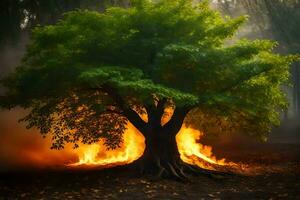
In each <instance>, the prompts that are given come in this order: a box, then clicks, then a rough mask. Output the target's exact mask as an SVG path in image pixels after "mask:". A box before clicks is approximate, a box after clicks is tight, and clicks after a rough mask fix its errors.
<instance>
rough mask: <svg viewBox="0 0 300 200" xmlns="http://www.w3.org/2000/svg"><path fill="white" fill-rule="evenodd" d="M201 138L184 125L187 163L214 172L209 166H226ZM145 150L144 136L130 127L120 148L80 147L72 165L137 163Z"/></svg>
mask: <svg viewBox="0 0 300 200" xmlns="http://www.w3.org/2000/svg"><path fill="white" fill-rule="evenodd" d="M202 135H203V133H201V132H199V131H197V130H194V129H192V128H187V127H186V126H185V125H183V127H182V128H181V130H180V131H179V133H178V135H177V136H176V141H177V145H178V149H179V152H180V156H181V159H182V160H183V161H184V162H186V163H189V164H194V165H198V166H199V167H202V168H207V169H213V168H212V167H211V166H210V165H209V164H213V165H226V162H225V159H221V160H217V159H216V158H215V157H214V156H213V154H212V147H211V146H205V145H202V144H200V143H198V142H197V140H198V141H199V139H200V137H201V136H202ZM144 149H145V143H144V137H143V136H142V135H141V134H140V133H139V132H138V130H137V129H136V128H135V127H134V126H133V125H131V124H128V129H127V131H126V132H125V134H124V143H123V145H122V146H121V148H119V149H115V150H111V151H107V150H106V149H105V147H104V145H103V144H101V143H99V144H93V145H81V146H80V147H79V149H78V150H77V155H78V159H79V161H78V162H76V163H73V164H71V165H70V166H84V165H89V166H92V165H98V166H105V165H107V166H116V165H122V164H128V163H131V162H133V161H134V160H137V159H138V158H139V157H140V156H141V155H142V154H143V152H144Z"/></svg>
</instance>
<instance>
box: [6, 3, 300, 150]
mask: <svg viewBox="0 0 300 200" xmlns="http://www.w3.org/2000/svg"><path fill="white" fill-rule="evenodd" d="M208 4H209V3H208V2H207V1H204V2H200V3H193V1H192V0H161V1H155V2H152V1H150V0H149V1H148V0H135V1H132V3H131V6H130V7H129V8H121V7H110V8H108V9H106V10H105V12H103V13H99V12H95V11H87V10H77V11H72V12H68V13H66V14H65V15H64V18H63V19H62V20H61V21H59V22H58V23H57V24H55V25H48V26H43V27H37V28H35V29H34V30H33V32H32V41H31V44H30V45H29V46H28V49H27V53H26V55H25V57H24V59H23V61H22V64H21V65H20V66H19V67H18V68H17V70H16V71H15V73H13V74H11V75H10V76H8V77H6V78H5V79H3V80H2V84H3V85H4V86H5V87H6V88H7V92H6V95H5V96H4V97H1V105H2V107H5V108H13V107H16V106H21V107H23V108H30V113H29V115H28V116H26V117H25V118H23V119H22V121H26V122H27V124H28V128H30V127H38V128H39V129H40V131H41V133H42V134H44V135H46V134H48V133H50V134H52V137H53V148H62V147H63V146H64V144H65V143H66V142H71V143H74V144H75V146H76V145H77V143H78V142H83V143H93V142H97V141H98V140H99V139H102V138H105V142H106V144H107V146H108V147H109V148H115V147H117V146H118V145H119V144H120V142H121V141H122V133H123V132H124V130H125V129H126V124H127V122H128V120H129V121H130V122H132V123H133V124H134V125H135V126H137V127H138V124H139V123H144V121H143V120H142V119H141V118H140V117H139V115H141V114H144V113H145V112H146V109H145V108H147V106H149V105H152V104H157V102H158V101H159V100H162V99H163V100H164V101H166V102H167V105H168V106H169V107H173V108H188V109H189V110H191V112H190V114H189V116H188V117H187V119H186V123H187V124H190V125H191V126H195V127H197V128H199V129H202V130H206V131H207V130H208V129H207V128H206V127H211V126H217V127H220V128H224V130H225V129H229V128H232V127H234V128H235V130H238V131H241V132H247V133H249V134H252V135H256V136H259V137H264V136H265V134H266V133H268V132H269V131H270V129H271V127H272V126H273V125H276V124H278V123H279V115H280V111H281V110H282V109H284V108H286V106H287V103H286V99H285V94H284V93H283V92H282V89H281V87H282V85H284V84H288V81H289V76H290V74H289V69H290V64H291V63H292V62H293V61H295V60H297V59H298V57H297V56H282V55H279V54H276V53H273V48H274V47H275V46H276V42H271V41H267V40H255V41H250V40H246V39H243V40H239V41H235V40H234V39H233V37H234V35H235V33H236V32H237V30H238V28H239V27H240V26H241V25H242V24H243V23H244V22H245V20H246V17H238V18H235V19H232V18H230V17H222V16H221V14H220V13H219V12H217V11H214V10H212V9H210V8H209V5H208Z"/></svg>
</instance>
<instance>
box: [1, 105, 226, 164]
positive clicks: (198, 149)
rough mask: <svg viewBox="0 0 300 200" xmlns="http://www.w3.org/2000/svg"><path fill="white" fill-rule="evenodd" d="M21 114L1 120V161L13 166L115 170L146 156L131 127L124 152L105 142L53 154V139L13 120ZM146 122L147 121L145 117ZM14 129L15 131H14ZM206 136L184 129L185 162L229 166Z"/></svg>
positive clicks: (180, 145) (168, 113) (181, 135)
mask: <svg viewBox="0 0 300 200" xmlns="http://www.w3.org/2000/svg"><path fill="white" fill-rule="evenodd" d="M20 112H25V111H19V110H16V111H14V112H8V111H7V112H5V113H4V114H3V115H1V116H0V119H1V121H2V122H4V123H2V125H1V127H0V128H1V129H2V130H4V132H3V133H2V135H1V138H0V139H1V140H0V161H1V162H2V161H3V162H4V163H6V164H7V165H11V166H32V167H60V166H61V167H65V166H69V167H80V166H100V167H111V166H116V165H124V164H128V163H131V162H133V161H135V160H137V159H138V158H139V157H140V156H141V155H142V154H143V152H144V149H145V138H144V137H143V136H142V134H141V133H139V131H138V130H137V129H136V128H135V127H134V126H133V125H131V124H130V123H129V124H128V126H127V130H126V132H125V133H124V140H123V143H122V144H121V146H120V148H118V149H114V150H107V149H106V147H105V146H104V144H103V141H101V142H99V143H97V144H92V145H83V144H81V145H80V147H79V148H78V149H75V150H74V149H73V148H72V145H68V146H66V147H65V149H64V150H51V149H50V146H51V137H47V138H46V139H43V138H42V137H41V136H40V135H39V133H38V131H37V130H26V129H25V128H24V126H22V125H21V124H18V123H17V122H16V121H14V120H11V119H17V118H19V117H18V116H16V115H17V114H18V115H21V114H19V113H20ZM171 115H172V110H171V109H170V110H166V115H165V116H164V118H163V119H162V124H164V123H166V122H167V121H168V120H169V119H170V116H171ZM143 119H144V120H145V121H146V120H147V119H146V117H145V116H143ZM11 127H15V128H14V130H12V129H11ZM202 136H203V133H201V132H200V131H197V130H194V129H192V128H190V127H186V126H185V125H183V126H182V128H181V130H180V132H179V133H178V135H177V137H176V140H177V145H178V148H179V152H180V155H181V159H182V160H183V161H184V162H187V163H190V164H194V165H198V166H200V167H204V168H209V169H211V168H212V166H213V165H227V164H229V163H227V162H225V160H224V159H221V160H217V159H216V158H215V157H214V156H213V154H212V147H210V146H205V145H202V144H200V143H199V140H200V139H201V137H202Z"/></svg>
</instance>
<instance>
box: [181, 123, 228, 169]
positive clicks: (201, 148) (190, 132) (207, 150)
mask: <svg viewBox="0 0 300 200" xmlns="http://www.w3.org/2000/svg"><path fill="white" fill-rule="evenodd" d="M202 136H203V133H202V132H200V131H197V130H195V129H192V128H187V127H186V126H185V125H183V127H182V128H181V130H180V131H179V133H178V134H177V136H176V141H177V146H178V149H179V153H180V157H181V159H182V160H183V161H184V162H186V163H189V164H193V165H198V166H199V167H202V168H206V169H213V168H212V166H209V164H213V165H226V164H227V163H226V162H225V159H221V160H217V159H216V157H215V156H213V153H212V147H211V146H206V145H202V144H201V143H199V140H200V138H201V137H202ZM197 141H198V142H197Z"/></svg>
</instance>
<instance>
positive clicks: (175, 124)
mask: <svg viewBox="0 0 300 200" xmlns="http://www.w3.org/2000/svg"><path fill="white" fill-rule="evenodd" d="M190 110H191V108H189V107H182V108H181V107H176V108H175V110H174V113H173V116H172V118H171V119H170V121H168V122H167V123H166V124H165V125H164V126H163V128H164V129H166V130H172V131H171V133H177V132H178V131H179V130H180V128H181V126H182V124H183V122H184V119H185V117H186V115H187V114H188V112H189V111H190ZM168 132H169V131H168Z"/></svg>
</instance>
